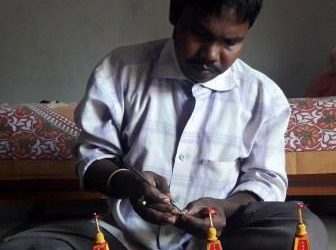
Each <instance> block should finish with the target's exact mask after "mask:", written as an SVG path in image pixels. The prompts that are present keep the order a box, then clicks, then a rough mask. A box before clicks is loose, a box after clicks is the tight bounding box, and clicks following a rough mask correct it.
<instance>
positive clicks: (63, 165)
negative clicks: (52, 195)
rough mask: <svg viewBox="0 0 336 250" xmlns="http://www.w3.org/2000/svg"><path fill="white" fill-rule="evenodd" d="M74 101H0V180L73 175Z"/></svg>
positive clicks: (76, 131)
mask: <svg viewBox="0 0 336 250" xmlns="http://www.w3.org/2000/svg"><path fill="white" fill-rule="evenodd" d="M75 106H76V104H74V103H73V104H20V105H8V104H2V105H0V180H12V179H20V180H22V179H43V178H48V179H64V178H65V179H66V178H70V179H73V178H76V176H75V171H74V160H73V157H72V147H73V143H74V142H75V141H76V139H77V138H78V136H79V133H80V130H79V129H78V128H77V127H76V126H75V124H74V122H73V111H74V108H75Z"/></svg>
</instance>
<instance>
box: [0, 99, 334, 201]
mask: <svg viewBox="0 0 336 250" xmlns="http://www.w3.org/2000/svg"><path fill="white" fill-rule="evenodd" d="M289 102H290V106H291V117H290V121H289V126H288V129H287V132H286V134H285V142H286V145H285V150H286V169H287V173H288V177H289V189H288V195H289V196H295V195H300V196H303V195H335V194H336V97H328V98H293V99H289ZM75 107H76V103H46V104H41V103H30V104H17V105H16V104H1V105H0V190H1V191H0V198H1V199H2V200H3V199H8V200H11V199H12V200H13V199H15V200H18V199H31V200H97V199H104V196H102V195H101V194H99V193H96V192H84V191H81V190H80V188H79V181H78V178H77V177H76V174H75V161H74V158H73V153H72V148H73V145H74V142H75V141H76V139H77V138H78V136H79V134H80V129H79V128H78V127H76V125H75V123H74V122H73V111H74V109H75Z"/></svg>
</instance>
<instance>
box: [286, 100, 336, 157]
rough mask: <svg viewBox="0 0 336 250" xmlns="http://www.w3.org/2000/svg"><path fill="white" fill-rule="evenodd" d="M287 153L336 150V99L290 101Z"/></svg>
mask: <svg viewBox="0 0 336 250" xmlns="http://www.w3.org/2000/svg"><path fill="white" fill-rule="evenodd" d="M289 101H290V106H291V109H292V111H291V117H290V121H289V125H288V128H287V132H286V134H285V139H286V152H294V151H296V152H300V151H322V150H336V98H335V97H329V98H306V99H305V98H296V99H290V100H289Z"/></svg>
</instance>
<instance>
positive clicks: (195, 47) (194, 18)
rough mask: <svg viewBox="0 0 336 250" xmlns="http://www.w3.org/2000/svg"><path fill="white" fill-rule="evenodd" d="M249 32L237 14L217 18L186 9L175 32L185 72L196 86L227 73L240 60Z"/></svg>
mask: <svg viewBox="0 0 336 250" xmlns="http://www.w3.org/2000/svg"><path fill="white" fill-rule="evenodd" d="M248 30H249V23H248V22H245V23H241V22H240V21H239V20H238V19H237V16H236V13H235V11H233V10H228V11H225V14H223V15H221V17H217V16H204V15H202V14H200V13H199V11H194V10H191V9H186V10H185V11H184V13H183V14H182V16H181V17H180V19H179V21H178V22H177V24H176V26H175V30H174V44H175V49H176V56H177V60H178V62H179V65H180V67H181V70H182V72H183V73H184V74H185V75H186V77H187V78H188V79H189V80H191V81H192V82H195V83H199V82H206V81H209V80H211V79H213V78H215V77H216V76H217V75H219V74H221V73H223V72H224V71H226V70H227V69H228V68H229V67H230V66H231V65H232V64H233V62H234V61H235V60H236V59H237V58H238V57H239V55H240V53H241V51H242V48H243V41H244V38H245V36H246V34H247V32H248Z"/></svg>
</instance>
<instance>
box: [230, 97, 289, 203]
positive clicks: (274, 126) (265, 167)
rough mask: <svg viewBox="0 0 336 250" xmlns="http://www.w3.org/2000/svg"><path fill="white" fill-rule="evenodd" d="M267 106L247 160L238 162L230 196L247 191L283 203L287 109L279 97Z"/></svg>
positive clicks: (285, 175)
mask: <svg viewBox="0 0 336 250" xmlns="http://www.w3.org/2000/svg"><path fill="white" fill-rule="evenodd" d="M270 103H271V105H269V107H268V108H265V109H264V111H263V112H266V113H267V115H264V117H267V118H266V119H265V120H264V121H263V123H262V124H261V126H260V128H259V131H258V133H257V136H256V138H255V142H254V146H253V148H252V151H251V153H250V155H249V157H248V158H247V159H244V161H243V162H242V165H241V175H240V178H239V180H238V183H237V185H236V187H235V189H234V190H233V192H232V193H233V194H234V193H237V192H241V191H250V192H253V193H255V194H256V195H257V196H259V197H260V198H261V199H262V200H264V201H284V200H285V197H286V191H287V186H288V179H287V174H286V170H285V148H284V145H285V139H284V133H285V131H286V128H287V126H288V120H289V115H290V109H289V105H288V102H287V100H286V99H285V97H284V96H283V95H279V96H278V97H276V98H273V100H272V101H271V102H270Z"/></svg>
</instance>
